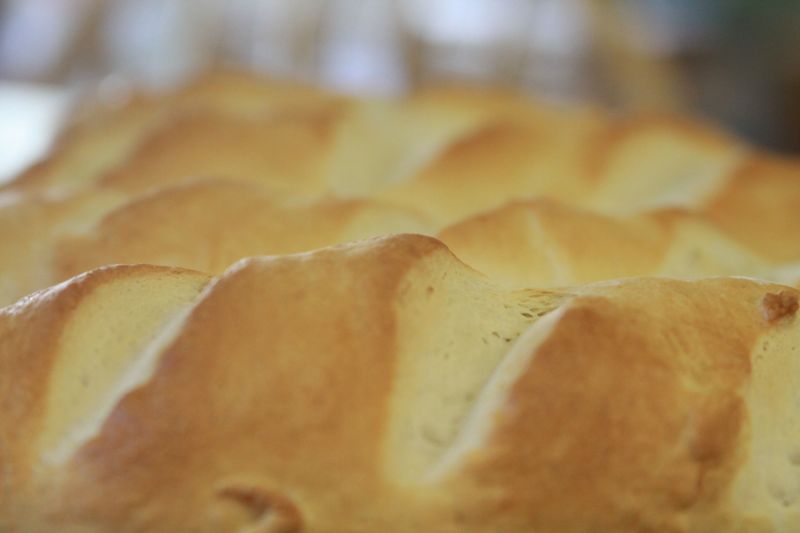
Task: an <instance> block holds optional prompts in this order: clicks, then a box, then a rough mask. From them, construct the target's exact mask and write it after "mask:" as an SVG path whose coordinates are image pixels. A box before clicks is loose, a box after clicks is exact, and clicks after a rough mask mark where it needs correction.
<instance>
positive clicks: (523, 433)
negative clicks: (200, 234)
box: [0, 235, 800, 532]
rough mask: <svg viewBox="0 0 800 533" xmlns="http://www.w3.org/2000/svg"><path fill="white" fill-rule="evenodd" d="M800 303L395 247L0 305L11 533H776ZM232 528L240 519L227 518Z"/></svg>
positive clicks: (790, 469) (126, 277) (136, 275)
mask: <svg viewBox="0 0 800 533" xmlns="http://www.w3.org/2000/svg"><path fill="white" fill-rule="evenodd" d="M797 298H798V293H797V291H795V290H793V289H789V288H786V287H783V286H776V285H770V284H765V283H760V282H754V281H749V280H741V279H715V280H706V281H696V282H685V281H676V280H669V279H631V280H628V281H622V282H616V283H605V284H599V285H588V286H582V287H575V288H572V289H565V290H554V291H543V290H536V289H503V288H500V287H498V286H497V285H495V284H494V283H493V282H491V281H490V280H488V279H487V278H485V277H483V276H481V275H479V274H478V273H476V272H474V271H473V270H471V269H470V268H468V267H466V266H465V265H463V264H462V263H460V262H459V261H458V260H457V259H456V258H455V257H454V256H453V255H452V254H451V253H450V252H449V251H448V250H447V249H446V248H445V247H444V246H443V245H442V244H441V243H440V242H438V241H436V240H434V239H431V238H427V237H422V236H413V235H405V236H397V237H390V238H381V239H377V240H372V241H366V242H364V243H361V244H354V245H346V246H340V247H335V248H329V249H323V250H320V251H316V252H313V253H310V254H301V255H294V256H292V255H289V256H281V257H271V258H254V259H249V260H246V261H243V262H241V263H239V264H237V265H236V266H234V267H233V268H231V269H230V270H228V271H226V272H225V273H224V274H222V275H221V276H219V277H217V278H215V279H213V280H212V281H210V282H209V281H208V278H207V277H205V276H203V275H201V274H196V273H193V272H187V271H179V270H175V269H169V268H156V267H125V266H118V267H109V268H104V269H100V270H96V271H92V272H90V273H88V274H85V275H82V276H79V277H77V278H74V279H72V280H70V281H69V282H67V283H65V284H62V285H60V286H57V287H55V288H52V289H49V290H47V291H44V292H40V293H37V294H35V295H33V296H31V297H29V298H27V299H25V300H22V301H21V302H19V303H18V304H16V305H15V306H12V307H7V308H5V309H4V310H2V311H0V331H1V332H2V335H0V361H2V364H3V368H6V369H8V368H13V369H14V372H13V373H10V372H3V374H2V376H3V380H2V382H0V383H2V386H1V387H0V398H2V402H3V405H5V406H9V409H6V410H5V411H4V413H5V414H4V416H3V417H2V418H1V419H0V423H1V425H0V428H2V429H1V430H2V435H3V442H4V443H5V446H4V449H5V450H6V451H5V453H4V454H3V459H2V460H3V465H2V466H3V468H2V469H0V472H2V483H0V487H2V491H3V492H2V498H0V502H2V504H0V505H2V507H0V516H2V518H3V521H4V525H5V527H6V529H5V530H9V528H10V530H15V529H16V530H23V531H24V530H48V529H52V528H54V527H57V528H58V529H59V530H61V531H82V532H85V531H142V530H147V531H245V530H254V531H255V530H258V531H308V532H314V531H325V532H328V531H331V532H333V531H618V532H622V531H784V532H791V531H796V530H797V528H799V527H800V522H798V516H800V515H799V514H798V512H797V505H800V503H799V502H800V492H798V489H797V487H798V484H797V480H798V475H800V474H798V471H797V466H796V463H797V454H798V449H797V443H798V438H799V437H800V434H799V432H800V420H799V419H798V411H797V408H796V405H795V402H794V396H795V391H796V389H797V386H798V383H797V379H796V376H797V375H800V368H798V362H797V361H798V359H797V357H796V352H797V350H798V349H800V348H799V347H800V323H798V320H797V318H796V314H797ZM248 528H249V529H248Z"/></svg>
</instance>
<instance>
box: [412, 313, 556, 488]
mask: <svg viewBox="0 0 800 533" xmlns="http://www.w3.org/2000/svg"><path fill="white" fill-rule="evenodd" d="M565 307H566V306H564V305H562V306H560V307H558V308H557V309H556V310H554V311H552V312H550V313H548V314H546V315H545V316H543V317H542V318H541V319H539V320H537V321H536V322H535V323H534V324H532V325H531V326H530V327H529V328H528V329H527V330H525V332H524V333H523V334H522V335H521V336H520V337H519V338H518V339H517V341H516V342H515V343H514V346H513V347H512V348H511V349H510V350H509V351H508V353H507V354H506V356H505V357H504V358H503V360H502V362H501V363H500V364H499V365H498V366H497V368H496V369H495V371H494V372H493V373H492V376H491V377H490V378H489V380H488V381H487V382H486V385H485V386H484V388H483V390H482V391H481V393H480V394H479V396H478V398H477V400H476V401H475V403H474V406H473V409H472V411H471V412H470V413H469V415H467V419H466V421H465V423H464V425H463V426H462V428H461V431H460V432H459V434H458V435H457V436H456V438H455V440H454V441H453V444H452V446H451V447H450V449H449V450H448V451H447V452H446V453H445V454H444V455H443V456H442V457H441V459H440V460H439V463H438V464H437V465H435V466H434V467H433V468H432V469H431V470H430V472H429V473H428V475H427V476H426V481H427V482H429V483H434V482H437V481H439V480H440V479H441V478H442V477H444V476H445V475H447V473H449V472H450V471H452V470H454V469H456V468H457V467H458V466H459V463H460V461H461V459H463V458H464V457H466V456H468V455H469V454H470V452H472V451H475V450H479V449H480V448H482V447H483V443H484V441H485V440H486V439H487V438H488V437H489V435H490V434H491V432H492V430H493V429H494V423H493V422H494V416H493V415H494V414H495V413H497V412H498V411H500V410H501V409H502V408H503V406H504V405H505V404H506V402H507V400H508V393H509V391H510V390H511V388H512V387H513V386H514V384H515V383H516V382H517V381H518V380H519V378H520V377H521V376H522V374H523V372H525V370H526V369H527V368H528V367H529V366H530V364H531V362H532V361H533V359H534V358H535V357H536V353H537V351H538V349H539V347H540V346H541V345H542V344H543V343H544V342H545V341H546V340H547V339H548V338H549V337H550V334H551V332H552V331H553V328H554V327H555V325H556V324H557V323H558V322H559V321H560V320H561V318H562V317H563V316H564V313H565V312H566V309H565Z"/></svg>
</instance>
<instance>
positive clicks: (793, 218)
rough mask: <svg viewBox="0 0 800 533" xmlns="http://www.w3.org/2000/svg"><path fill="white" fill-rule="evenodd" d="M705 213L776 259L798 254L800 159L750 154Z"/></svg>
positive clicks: (779, 259) (799, 249)
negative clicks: (752, 155)
mask: <svg viewBox="0 0 800 533" xmlns="http://www.w3.org/2000/svg"><path fill="white" fill-rule="evenodd" d="M704 211H705V212H706V213H707V214H708V216H709V217H710V218H711V219H712V220H714V221H715V222H716V223H717V224H719V226H720V227H722V228H723V229H725V230H726V231H727V232H728V233H729V234H731V235H734V236H736V238H737V239H739V240H740V241H741V242H742V243H744V244H745V245H746V246H748V247H750V248H752V249H753V250H756V251H757V252H759V253H761V254H763V255H764V256H765V257H768V258H770V259H772V260H775V261H797V260H798V258H800V239H798V238H797V236H798V235H800V215H798V214H799V213H800V162H798V161H795V160H788V159H787V160H783V159H778V158H775V157H767V156H754V157H751V158H749V159H748V160H747V161H745V162H744V163H743V164H742V165H741V166H739V167H738V168H737V169H736V171H735V172H734V173H733V175H732V176H731V178H730V181H729V182H728V184H727V185H726V186H725V187H724V188H723V189H721V190H720V191H719V192H718V193H717V194H716V195H715V196H714V198H712V199H711V200H710V201H709V202H708V206H707V207H706V208H705V209H704Z"/></svg>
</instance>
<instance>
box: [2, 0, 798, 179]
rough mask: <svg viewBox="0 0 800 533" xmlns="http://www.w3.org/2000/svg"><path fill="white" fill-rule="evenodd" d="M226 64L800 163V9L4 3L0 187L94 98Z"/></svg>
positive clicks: (655, 2)
mask: <svg viewBox="0 0 800 533" xmlns="http://www.w3.org/2000/svg"><path fill="white" fill-rule="evenodd" d="M215 66H226V67H235V68H240V69H247V70H252V71H256V72H260V73H265V74H267V75H271V76H275V77H280V78H290V79H296V80H302V81H307V82H311V83H316V84H320V85H323V86H327V87H331V88H333V89H337V90H342V91H346V92H349V93H355V94H363V95H376V96H386V95H395V94H402V93H403V91H405V90H407V89H408V88H410V87H414V86H419V85H424V84H430V83H440V82H459V83H471V84H495V85H503V86H512V87H518V88H520V89H522V90H524V91H529V92H531V93H533V94H536V95H538V96H539V97H541V98H545V99H551V100H557V101H567V102H589V103H594V104H599V105H602V106H605V107H611V108H618V109H652V110H663V111H671V112H685V113H691V114H695V115H700V116H703V117H705V118H708V119H710V120H713V121H715V122H717V123H720V124H722V125H723V126H724V127H727V128H728V129H731V130H733V131H735V132H737V133H738V134H739V135H741V136H742V137H744V138H746V139H748V140H749V141H751V142H754V143H756V144H758V145H761V146H763V147H766V148H769V149H772V150H775V151H779V152H784V153H800V0H397V1H392V0H0V180H1V179H3V177H9V176H10V175H12V174H13V173H15V172H17V171H18V170H20V169H21V168H22V167H24V166H25V165H27V164H28V163H29V162H30V161H31V159H32V158H35V157H37V156H38V155H39V154H41V152H42V151H43V150H45V149H46V147H47V145H48V143H49V142H50V140H51V139H52V136H53V134H54V133H55V132H56V131H57V130H58V127H59V125H60V124H61V123H62V121H63V118H64V116H65V112H66V110H67V109H69V106H70V105H72V104H73V103H74V102H75V101H78V100H79V99H80V98H81V96H82V95H84V94H86V93H87V91H96V90H97V88H98V87H99V88H100V90H101V91H102V90H105V89H108V90H109V91H110V92H113V91H116V90H118V89H119V88H121V87H130V86H141V87H145V88H148V89H152V90H163V89H165V88H169V87H170V86H172V85H174V84H176V83H180V82H181V81H183V80H185V79H187V78H189V77H191V76H193V75H196V74H197V73H199V72H201V71H202V70H204V69H208V68H212V67H215Z"/></svg>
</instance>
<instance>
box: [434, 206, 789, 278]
mask: <svg viewBox="0 0 800 533" xmlns="http://www.w3.org/2000/svg"><path fill="white" fill-rule="evenodd" d="M437 238H439V239H440V240H442V241H443V242H444V243H445V244H447V245H448V247H450V249H451V250H452V251H453V252H454V253H455V254H456V255H457V256H458V257H459V258H460V259H461V260H462V261H464V262H466V263H467V264H469V265H470V266H472V267H473V268H475V269H477V270H479V271H481V272H483V273H484V274H487V275H488V276H489V277H491V278H492V279H494V280H496V281H500V282H507V283H510V284H514V285H519V286H530V285H535V286H539V287H544V286H559V285H572V284H582V283H591V282H596V281H602V280H606V279H616V278H623V277H633V276H666V277H688V278H700V277H708V276H734V275H737V276H750V277H756V278H761V279H769V280H773V281H778V282H782V283H796V282H797V281H800V276H797V275H794V274H793V273H792V272H791V267H792V264H781V263H780V262H774V261H771V260H770V259H769V258H768V257H765V256H762V255H761V254H759V253H758V252H757V251H755V250H753V249H751V248H749V247H747V246H745V245H744V244H743V243H740V242H737V241H736V240H735V239H733V238H732V237H731V236H730V235H728V234H727V233H726V232H725V231H723V230H722V229H721V228H720V227H719V225H718V224H716V223H714V222H713V221H712V220H711V219H710V218H709V217H707V216H703V215H701V214H699V213H696V212H692V211H689V210H685V209H659V210H652V211H646V212H643V213H639V214H637V215H629V216H612V215H606V214H601V213H598V212H594V211H589V210H587V209H582V208H578V207H574V206H569V205H565V204H562V203H559V202H555V201H552V200H547V199H535V200H516V201H513V202H509V203H508V204H505V205H503V206H501V207H499V208H497V209H493V210H490V211H486V212H483V213H480V214H477V215H475V216H472V217H468V218H466V219H464V220H461V221H459V222H457V223H455V224H452V225H450V226H448V227H446V228H444V229H443V230H442V231H440V232H439V233H438V234H437ZM784 271H785V273H784Z"/></svg>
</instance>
